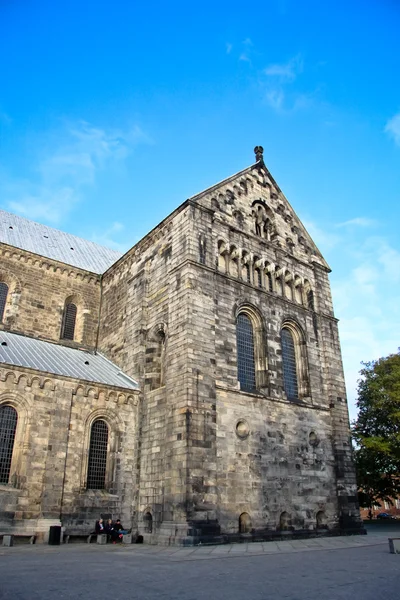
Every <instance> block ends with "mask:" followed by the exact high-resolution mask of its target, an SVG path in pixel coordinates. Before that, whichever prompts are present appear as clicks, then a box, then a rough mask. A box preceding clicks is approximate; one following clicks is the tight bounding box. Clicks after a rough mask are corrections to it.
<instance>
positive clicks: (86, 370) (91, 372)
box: [0, 331, 139, 390]
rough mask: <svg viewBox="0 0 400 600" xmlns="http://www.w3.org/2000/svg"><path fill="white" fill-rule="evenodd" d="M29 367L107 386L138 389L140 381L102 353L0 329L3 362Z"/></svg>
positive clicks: (0, 349) (1, 359) (0, 358)
mask: <svg viewBox="0 0 400 600" xmlns="http://www.w3.org/2000/svg"><path fill="white" fill-rule="evenodd" d="M1 363H4V364H9V365H14V366H17V367H27V368H29V369H35V370H36V371H44V372H46V373H53V374H54V375H64V376H65V377H73V378H74V379H83V380H85V381H93V382H96V383H103V384H106V385H113V386H116V387H121V388H127V389H130V390H137V389H139V386H138V384H137V382H136V381H135V380H134V379H132V378H131V377H129V376H128V375H126V374H125V373H123V372H122V371H121V369H120V368H119V367H117V365H115V364H114V363H112V362H111V361H109V360H108V359H107V358H105V357H104V356H102V355H101V354H93V353H91V352H85V351H84V350H78V349H76V348H68V347H67V346H61V345H59V344H52V343H51V342H45V341H44V340H37V339H33V338H29V337H25V336H23V335H18V334H16V333H10V332H8V331H0V364H1Z"/></svg>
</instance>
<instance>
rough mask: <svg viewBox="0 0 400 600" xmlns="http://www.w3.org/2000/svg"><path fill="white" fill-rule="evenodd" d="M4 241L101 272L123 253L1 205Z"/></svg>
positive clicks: (0, 229)
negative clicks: (10, 210)
mask: <svg viewBox="0 0 400 600" xmlns="http://www.w3.org/2000/svg"><path fill="white" fill-rule="evenodd" d="M0 242H3V243H5V244H8V245H10V246H15V247H16V248H21V249H22V250H28V251H29V252H33V253H35V254H40V256H46V257H47V258H52V259H54V260H58V261H60V262H63V263H65V264H67V265H71V266H73V267H78V268H79V269H84V270H85V271H90V272H92V273H97V274H100V273H104V272H105V271H107V269H109V268H110V267H111V265H113V264H114V263H115V262H116V261H117V260H118V259H119V258H120V256H121V254H120V252H117V251H116V250H110V248H105V247H104V246H100V245H99V244H95V243H94V242H89V241H87V240H84V239H83V238H79V237H77V236H76V235H72V234H71V233H65V232H64V231H59V230H58V229H53V228H52V227H48V226H47V225H41V224H40V223H35V221H30V220H29V219H25V218H24V217H19V216H17V215H13V214H12V213H9V212H6V211H5V210H1V209H0Z"/></svg>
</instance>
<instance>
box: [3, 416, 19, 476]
mask: <svg viewBox="0 0 400 600" xmlns="http://www.w3.org/2000/svg"><path fill="white" fill-rule="evenodd" d="M17 421H18V415H17V411H16V410H15V408H13V407H12V406H7V405H6V406H0V483H3V484H7V483H8V480H9V477H10V469H11V460H12V455H13V449H14V440H15V430H16V428H17Z"/></svg>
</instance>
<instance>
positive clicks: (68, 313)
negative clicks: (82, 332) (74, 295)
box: [61, 302, 77, 340]
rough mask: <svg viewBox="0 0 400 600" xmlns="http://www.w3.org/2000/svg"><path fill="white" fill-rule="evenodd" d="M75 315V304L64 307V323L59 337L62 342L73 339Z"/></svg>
mask: <svg viewBox="0 0 400 600" xmlns="http://www.w3.org/2000/svg"><path fill="white" fill-rule="evenodd" d="M76 313H77V308H76V304H73V303H72V302H71V303H70V304H66V305H65V310H64V322H63V328H62V335H61V337H62V339H64V340H73V339H74V334H75V323H76Z"/></svg>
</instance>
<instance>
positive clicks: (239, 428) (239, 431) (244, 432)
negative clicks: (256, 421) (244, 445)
mask: <svg viewBox="0 0 400 600" xmlns="http://www.w3.org/2000/svg"><path fill="white" fill-rule="evenodd" d="M249 433H250V427H249V424H248V423H247V421H245V420H244V419H240V421H238V422H237V423H236V435H237V436H238V437H239V438H241V439H242V440H244V439H245V438H247V436H248V435H249Z"/></svg>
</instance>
